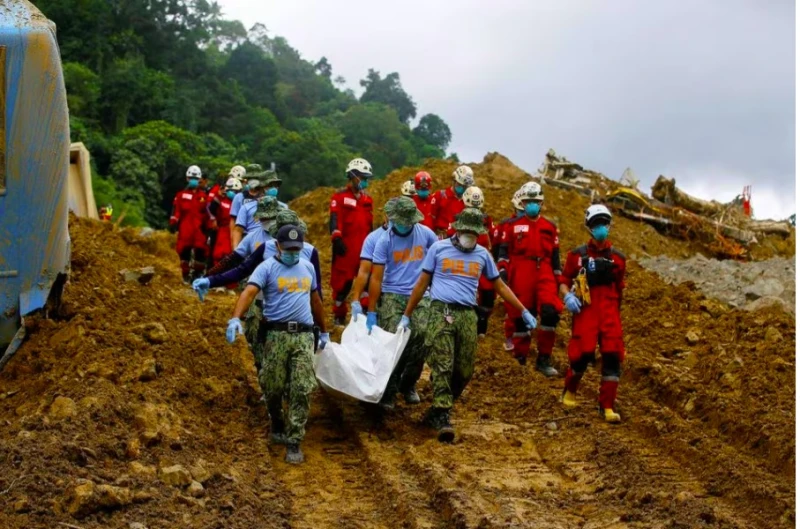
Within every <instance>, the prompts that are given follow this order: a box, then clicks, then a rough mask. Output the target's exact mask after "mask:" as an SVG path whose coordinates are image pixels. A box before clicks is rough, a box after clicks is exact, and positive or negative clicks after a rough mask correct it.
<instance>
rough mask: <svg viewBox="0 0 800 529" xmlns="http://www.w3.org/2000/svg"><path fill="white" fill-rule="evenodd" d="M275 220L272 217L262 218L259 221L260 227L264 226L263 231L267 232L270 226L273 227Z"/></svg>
mask: <svg viewBox="0 0 800 529" xmlns="http://www.w3.org/2000/svg"><path fill="white" fill-rule="evenodd" d="M276 222H277V221H276V220H274V219H272V220H262V221H261V227H262V228H264V231H265V232H267V233H269V231H270V230H271V229H272V228H274V227H275V223H276Z"/></svg>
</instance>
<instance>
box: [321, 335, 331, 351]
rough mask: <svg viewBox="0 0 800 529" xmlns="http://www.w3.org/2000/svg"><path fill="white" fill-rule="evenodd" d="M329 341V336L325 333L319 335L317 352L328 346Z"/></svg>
mask: <svg viewBox="0 0 800 529" xmlns="http://www.w3.org/2000/svg"><path fill="white" fill-rule="evenodd" d="M330 341H331V335H330V333H327V332H321V333H319V350H320V351H322V350H323V349H325V346H326V345H328V344H329V343H330Z"/></svg>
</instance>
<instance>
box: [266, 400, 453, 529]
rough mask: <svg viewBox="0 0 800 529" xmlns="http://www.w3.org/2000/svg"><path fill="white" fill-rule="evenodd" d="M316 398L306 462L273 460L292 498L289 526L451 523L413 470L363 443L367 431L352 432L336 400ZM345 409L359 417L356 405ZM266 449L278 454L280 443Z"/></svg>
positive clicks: (430, 526) (427, 528) (427, 527)
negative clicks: (435, 504)
mask: <svg viewBox="0 0 800 529" xmlns="http://www.w3.org/2000/svg"><path fill="white" fill-rule="evenodd" d="M316 397H317V398H315V399H314V405H313V406H312V415H311V417H310V419H309V423H308V429H307V432H306V438H305V441H304V442H303V444H302V449H303V452H304V454H305V456H306V461H305V463H304V464H302V465H299V466H294V465H288V464H286V463H283V462H281V463H278V465H279V466H280V468H279V470H278V474H279V476H280V478H281V480H282V481H283V483H284V485H285V487H286V489H287V490H288V492H289V496H290V498H291V521H290V525H291V526H292V527H297V528H315V529H317V528H325V527H348V528H350V527H352V528H359V529H382V528H387V529H388V528H395V527H403V528H409V529H439V528H445V527H450V525H449V524H448V523H447V521H446V519H445V518H443V517H442V516H441V515H440V513H439V512H438V511H437V510H436V509H434V508H433V506H432V504H431V502H430V497H429V496H428V495H427V493H426V491H425V490H424V489H423V488H422V487H421V486H420V484H419V482H418V481H417V479H416V478H415V477H414V476H413V475H410V474H408V473H406V472H403V470H402V469H400V468H395V467H394V466H393V465H392V464H391V463H390V462H391V458H382V457H376V455H375V454H373V453H372V452H370V451H369V450H368V449H367V448H366V447H365V445H364V443H363V442H362V440H363V439H364V438H363V437H362V435H366V436H369V434H359V433H356V431H355V430H354V426H353V425H352V424H351V423H352V422H353V419H350V420H349V421H345V420H344V415H343V410H342V404H341V403H339V402H336V401H335V400H334V399H333V398H331V397H328V396H326V395H322V394H320V393H318V394H317V395H316ZM348 413H349V414H352V415H353V416H356V415H358V416H360V417H362V419H363V417H364V416H363V414H360V413H359V412H358V410H348ZM359 423H360V424H359V425H358V427H359V428H362V427H363V428H368V427H369V421H366V420H362V421H359ZM386 449H387V450H391V448H389V447H386ZM271 451H272V452H273V456H274V457H276V458H277V456H279V457H280V458H282V457H283V453H284V452H283V449H282V447H276V448H271ZM383 454H384V452H382V454H381V455H383Z"/></svg>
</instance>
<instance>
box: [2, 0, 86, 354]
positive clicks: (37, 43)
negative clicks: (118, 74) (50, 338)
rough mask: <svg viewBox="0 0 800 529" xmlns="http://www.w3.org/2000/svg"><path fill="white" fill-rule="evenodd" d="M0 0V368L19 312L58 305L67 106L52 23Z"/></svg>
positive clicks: (16, 338)
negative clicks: (0, 7) (1, 6)
mask: <svg viewBox="0 0 800 529" xmlns="http://www.w3.org/2000/svg"><path fill="white" fill-rule="evenodd" d="M2 4H3V9H0V369H2V366H3V365H5V363H6V362H7V361H8V359H9V358H10V357H11V355H13V354H14V352H15V351H16V349H17V348H18V347H19V345H20V344H21V342H22V340H23V338H24V336H25V326H24V318H25V317H26V316H28V315H30V314H32V313H34V312H36V311H42V310H44V311H47V310H49V309H50V308H52V307H56V306H57V305H58V303H59V301H60V298H61V292H62V290H63V288H64V285H65V284H66V282H67V278H68V274H69V263H70V238H69V231H68V226H67V224H68V212H69V196H68V195H69V192H68V187H69V184H68V179H69V166H70V133H69V114H68V110H67V94H66V90H65V87H64V76H63V73H62V69H61V58H60V54H59V49H58V43H57V41H56V28H55V24H53V23H52V22H51V21H49V20H48V19H47V18H46V17H45V16H44V15H43V14H42V13H41V12H40V11H39V10H38V9H37V8H36V7H35V6H33V4H31V3H30V2H28V1H27V0H4V1H3V2H2ZM92 205H93V204H92ZM95 215H96V212H95Z"/></svg>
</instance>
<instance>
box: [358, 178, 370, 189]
mask: <svg viewBox="0 0 800 529" xmlns="http://www.w3.org/2000/svg"><path fill="white" fill-rule="evenodd" d="M368 185H369V180H367V179H366V178H365V179H363V180H361V181H360V182H359V183H358V188H359V189H366V188H367V186H368Z"/></svg>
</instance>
